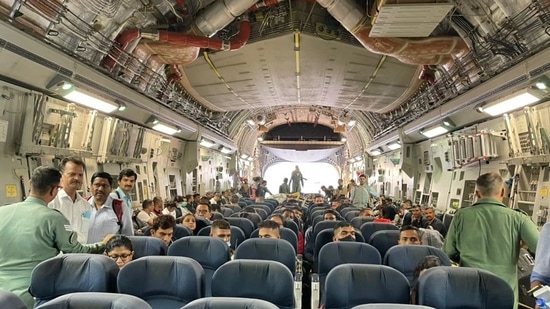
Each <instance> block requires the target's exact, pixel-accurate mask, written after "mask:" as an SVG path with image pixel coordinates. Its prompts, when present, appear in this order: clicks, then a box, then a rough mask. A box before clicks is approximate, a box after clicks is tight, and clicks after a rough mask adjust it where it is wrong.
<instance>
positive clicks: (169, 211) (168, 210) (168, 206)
mask: <svg viewBox="0 0 550 309" xmlns="http://www.w3.org/2000/svg"><path fill="white" fill-rule="evenodd" d="M162 214H163V215H170V216H172V217H174V219H176V218H177V216H176V203H175V202H172V201H167V202H165V203H164V209H163V210H162Z"/></svg>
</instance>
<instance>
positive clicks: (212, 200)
mask: <svg viewBox="0 0 550 309" xmlns="http://www.w3.org/2000/svg"><path fill="white" fill-rule="evenodd" d="M221 198H222V197H221V195H220V194H219V193H218V192H216V193H212V197H211V198H210V201H209V202H210V206H211V207H212V205H214V204H216V205H217V206H221V202H220V200H221Z"/></svg>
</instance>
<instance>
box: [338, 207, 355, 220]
mask: <svg viewBox="0 0 550 309" xmlns="http://www.w3.org/2000/svg"><path fill="white" fill-rule="evenodd" d="M357 210H359V208H357V207H355V206H350V207H345V208H342V210H340V215H342V217H346V214H347V213H348V212H350V211H357Z"/></svg>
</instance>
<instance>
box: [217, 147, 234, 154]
mask: <svg viewBox="0 0 550 309" xmlns="http://www.w3.org/2000/svg"><path fill="white" fill-rule="evenodd" d="M220 151H221V152H222V153H225V154H230V153H232V152H233V151H232V150H231V149H229V148H226V147H222V150H220Z"/></svg>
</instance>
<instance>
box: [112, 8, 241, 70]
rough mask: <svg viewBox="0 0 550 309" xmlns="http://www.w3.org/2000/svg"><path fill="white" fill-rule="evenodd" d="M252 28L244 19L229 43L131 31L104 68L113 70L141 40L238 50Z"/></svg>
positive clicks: (168, 33)
mask: <svg viewBox="0 0 550 309" xmlns="http://www.w3.org/2000/svg"><path fill="white" fill-rule="evenodd" d="M250 28H251V26H250V21H249V20H248V18H247V17H244V18H243V19H242V20H241V23H240V28H239V29H240V30H239V33H238V34H237V36H235V37H234V38H232V39H231V40H229V41H227V40H222V39H212V38H206V37H201V36H196V35H192V34H185V33H179V32H171V31H164V30H155V31H152V32H147V31H142V30H140V29H137V28H134V29H130V30H128V31H125V32H124V33H121V34H120V35H119V36H118V37H117V39H116V41H117V43H118V45H119V46H120V47H116V48H113V49H111V52H110V53H109V55H107V56H106V58H105V59H104V62H103V66H104V67H105V68H107V69H108V70H112V68H113V67H114V66H115V64H116V62H117V61H118V59H119V58H120V56H121V55H122V53H123V52H124V51H125V50H127V49H129V46H131V45H134V46H135V45H137V44H138V43H139V41H140V40H141V39H148V40H151V41H156V42H161V43H169V44H174V45H178V46H185V47H196V48H208V49H212V50H225V51H232V50H238V49H240V48H241V47H243V46H244V45H246V43H247V42H248V38H249V37H250V30H251V29H250Z"/></svg>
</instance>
